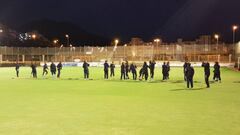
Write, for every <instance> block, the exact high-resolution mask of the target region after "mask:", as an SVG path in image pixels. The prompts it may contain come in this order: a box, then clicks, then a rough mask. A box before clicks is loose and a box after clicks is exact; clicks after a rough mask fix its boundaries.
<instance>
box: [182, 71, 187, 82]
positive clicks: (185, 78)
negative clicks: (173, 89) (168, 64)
mask: <svg viewBox="0 0 240 135" xmlns="http://www.w3.org/2000/svg"><path fill="white" fill-rule="evenodd" d="M183 73H184V81H187V76H186V72H183Z"/></svg>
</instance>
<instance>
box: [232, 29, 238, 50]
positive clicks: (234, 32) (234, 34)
mask: <svg viewBox="0 0 240 135" xmlns="http://www.w3.org/2000/svg"><path fill="white" fill-rule="evenodd" d="M237 29H238V26H237V25H233V27H232V30H233V45H234V44H235V36H236V31H237Z"/></svg>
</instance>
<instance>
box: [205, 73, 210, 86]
mask: <svg viewBox="0 0 240 135" xmlns="http://www.w3.org/2000/svg"><path fill="white" fill-rule="evenodd" d="M205 82H206V85H207V88H209V87H210V84H209V75H205Z"/></svg>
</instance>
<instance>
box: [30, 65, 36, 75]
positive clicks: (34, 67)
mask: <svg viewBox="0 0 240 135" xmlns="http://www.w3.org/2000/svg"><path fill="white" fill-rule="evenodd" d="M31 68H32V76H33V78H37V67H36V65H35V64H33V63H32V64H31Z"/></svg>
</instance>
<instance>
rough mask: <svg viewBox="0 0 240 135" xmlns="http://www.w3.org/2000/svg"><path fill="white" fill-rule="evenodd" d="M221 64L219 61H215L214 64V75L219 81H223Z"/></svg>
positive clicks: (214, 78)
mask: <svg viewBox="0 0 240 135" xmlns="http://www.w3.org/2000/svg"><path fill="white" fill-rule="evenodd" d="M220 68H221V67H220V65H219V63H218V62H215V65H214V71H213V72H214V76H213V80H214V81H219V82H221V80H222V79H221V71H220Z"/></svg>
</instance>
